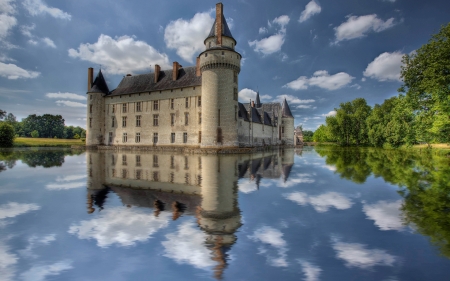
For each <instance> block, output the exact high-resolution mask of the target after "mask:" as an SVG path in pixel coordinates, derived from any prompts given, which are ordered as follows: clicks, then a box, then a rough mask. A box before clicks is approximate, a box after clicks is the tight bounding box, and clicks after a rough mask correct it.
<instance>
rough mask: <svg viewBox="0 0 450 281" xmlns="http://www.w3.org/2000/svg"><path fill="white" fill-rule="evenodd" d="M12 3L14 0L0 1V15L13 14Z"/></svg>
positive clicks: (14, 10)
mask: <svg viewBox="0 0 450 281" xmlns="http://www.w3.org/2000/svg"><path fill="white" fill-rule="evenodd" d="M12 2H15V0H0V13H6V14H14V13H15V12H16V7H15V5H14V4H13V3H12Z"/></svg>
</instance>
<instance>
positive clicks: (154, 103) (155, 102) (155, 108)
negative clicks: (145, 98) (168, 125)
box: [153, 100, 159, 110]
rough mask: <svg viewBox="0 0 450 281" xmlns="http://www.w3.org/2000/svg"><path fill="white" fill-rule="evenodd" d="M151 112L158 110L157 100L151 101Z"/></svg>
mask: <svg viewBox="0 0 450 281" xmlns="http://www.w3.org/2000/svg"><path fill="white" fill-rule="evenodd" d="M153 110H159V101H157V100H154V101H153Z"/></svg>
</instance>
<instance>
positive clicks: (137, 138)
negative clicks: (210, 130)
mask: <svg viewBox="0 0 450 281" xmlns="http://www.w3.org/2000/svg"><path fill="white" fill-rule="evenodd" d="M158 138H159V137H158V133H153V143H154V144H156V143H158ZM175 140H176V138H175V133H171V134H170V143H175ZM201 140H202V132H201V131H199V137H198V142H199V143H200V142H201ZM134 141H135V142H136V143H140V142H141V133H136V136H135V138H134ZM187 141H188V134H187V133H183V143H187ZM112 142H113V133H112V132H109V143H112ZM122 142H123V143H126V142H128V133H123V134H122Z"/></svg>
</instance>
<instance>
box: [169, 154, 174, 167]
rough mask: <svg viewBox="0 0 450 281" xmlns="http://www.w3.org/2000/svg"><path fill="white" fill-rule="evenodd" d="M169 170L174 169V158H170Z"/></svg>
mask: <svg viewBox="0 0 450 281" xmlns="http://www.w3.org/2000/svg"><path fill="white" fill-rule="evenodd" d="M170 168H171V169H175V156H173V155H171V156H170Z"/></svg>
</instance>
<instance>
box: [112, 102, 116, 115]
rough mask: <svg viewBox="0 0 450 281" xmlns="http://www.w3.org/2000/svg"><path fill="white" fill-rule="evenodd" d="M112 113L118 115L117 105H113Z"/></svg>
mask: <svg viewBox="0 0 450 281" xmlns="http://www.w3.org/2000/svg"><path fill="white" fill-rule="evenodd" d="M112 113H116V105H115V104H113V105H112Z"/></svg>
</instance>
